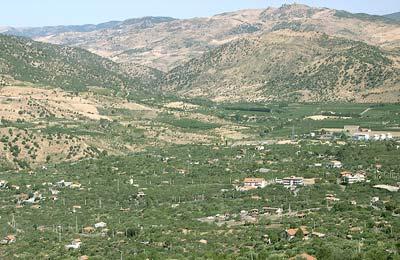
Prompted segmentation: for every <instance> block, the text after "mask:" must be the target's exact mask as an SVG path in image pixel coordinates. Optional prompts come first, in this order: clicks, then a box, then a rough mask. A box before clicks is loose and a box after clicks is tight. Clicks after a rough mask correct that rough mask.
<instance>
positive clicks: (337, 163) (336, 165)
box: [328, 161, 343, 169]
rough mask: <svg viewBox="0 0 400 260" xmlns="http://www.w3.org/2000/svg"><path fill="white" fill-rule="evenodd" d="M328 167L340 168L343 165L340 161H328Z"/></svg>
mask: <svg viewBox="0 0 400 260" xmlns="http://www.w3.org/2000/svg"><path fill="white" fill-rule="evenodd" d="M328 167H331V168H337V169H340V168H342V167H343V165H342V162H340V161H330V162H329V163H328Z"/></svg>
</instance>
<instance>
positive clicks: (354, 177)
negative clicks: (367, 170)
mask: <svg viewBox="0 0 400 260" xmlns="http://www.w3.org/2000/svg"><path fill="white" fill-rule="evenodd" d="M364 181H365V175H364V174H360V173H356V174H351V173H346V174H343V175H342V182H343V183H344V184H353V183H357V182H364Z"/></svg>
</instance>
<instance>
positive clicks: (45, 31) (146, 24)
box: [0, 17, 174, 38]
mask: <svg viewBox="0 0 400 260" xmlns="http://www.w3.org/2000/svg"><path fill="white" fill-rule="evenodd" d="M173 20H174V18H171V17H143V18H137V19H129V20H125V21H110V22H106V23H100V24H85V25H60V26H45V27H33V28H13V27H5V28H3V29H2V30H1V27H0V32H1V33H4V34H8V35H14V36H23V37H29V38H38V37H47V36H52V35H56V34H62V33H68V32H72V33H88V32H93V31H99V30H107V29H115V30H117V29H119V28H121V27H122V26H126V25H131V26H135V27H137V28H142V29H145V28H150V27H152V26H154V25H155V24H158V23H164V22H170V21H173Z"/></svg>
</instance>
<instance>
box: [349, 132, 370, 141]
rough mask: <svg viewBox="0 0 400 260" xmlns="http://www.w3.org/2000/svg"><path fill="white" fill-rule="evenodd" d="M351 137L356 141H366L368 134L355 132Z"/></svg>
mask: <svg viewBox="0 0 400 260" xmlns="http://www.w3.org/2000/svg"><path fill="white" fill-rule="evenodd" d="M353 139H354V140H357V141H368V140H369V139H370V136H369V134H366V133H355V134H354V135H353Z"/></svg>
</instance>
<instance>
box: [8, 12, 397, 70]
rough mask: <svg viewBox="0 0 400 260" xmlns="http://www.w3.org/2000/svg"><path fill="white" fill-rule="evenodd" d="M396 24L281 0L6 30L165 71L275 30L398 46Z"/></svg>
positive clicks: (367, 16) (368, 16) (118, 61)
mask: <svg viewBox="0 0 400 260" xmlns="http://www.w3.org/2000/svg"><path fill="white" fill-rule="evenodd" d="M399 27H400V23H398V22H396V21H394V20H392V19H388V18H385V17H382V16H372V15H367V14H351V13H348V12H345V11H337V10H333V9H328V8H312V7H309V6H305V5H299V4H294V5H283V6H282V7H280V8H268V9H254V10H241V11H237V12H231V13H223V14H219V15H215V16H213V17H207V18H193V19H186V20H177V19H173V18H168V17H145V18H139V19H131V20H127V21H124V22H110V23H105V24H101V25H97V26H92V25H89V26H82V27H61V28H58V27H50V28H48V27H46V28H31V29H27V30H24V29H17V30H16V31H10V30H9V31H8V33H10V34H17V35H23V36H28V37H31V38H33V39H35V40H38V41H43V42H49V43H55V44H64V45H69V46H74V47H81V48H84V49H86V50H89V51H91V52H93V53H96V54H98V55H100V56H103V57H106V58H110V59H112V60H113V61H115V62H117V63H125V62H127V63H132V62H133V63H136V64H141V65H146V66H148V67H153V68H157V69H160V70H163V71H168V70H170V69H172V68H174V67H176V66H178V65H181V64H182V63H184V62H187V61H189V60H190V59H192V58H196V57H200V56H201V55H202V54H203V53H205V52H207V51H209V50H211V49H214V48H216V47H218V46H221V45H223V44H225V43H227V42H230V41H234V40H237V39H239V38H246V37H249V36H255V35H256V36H257V35H261V34H264V33H270V32H273V31H278V30H285V29H291V30H295V31H314V32H322V33H326V34H328V35H332V36H339V37H344V38H347V39H351V40H357V41H363V42H366V43H368V44H370V45H375V46H380V47H383V48H386V49H396V48H400V32H399Z"/></svg>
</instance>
